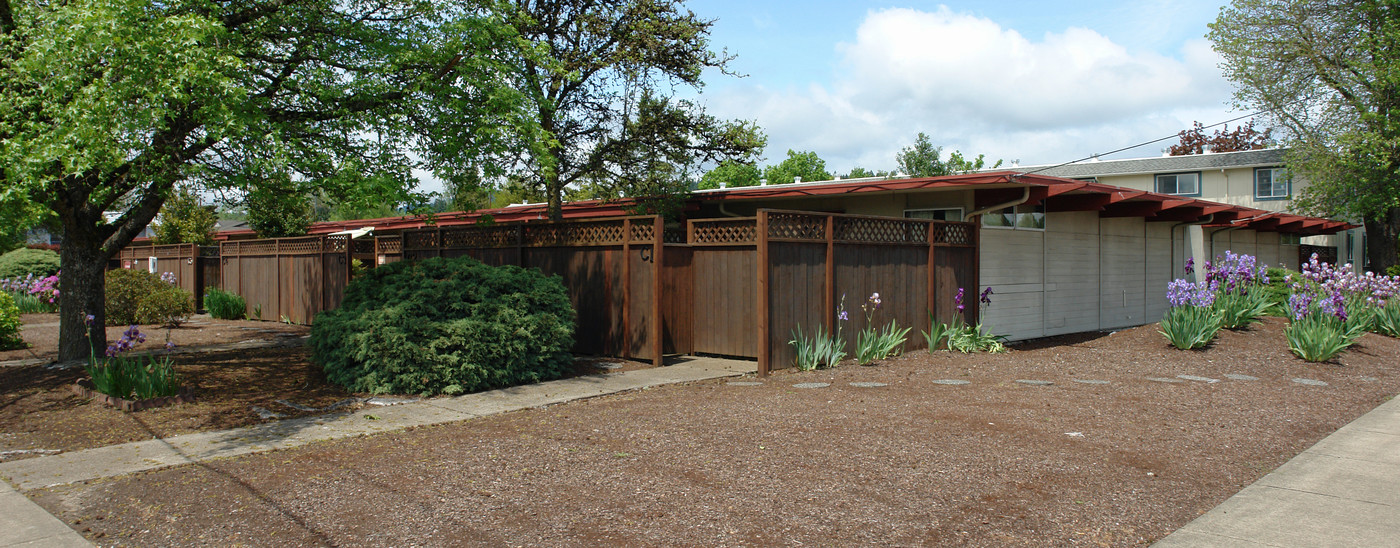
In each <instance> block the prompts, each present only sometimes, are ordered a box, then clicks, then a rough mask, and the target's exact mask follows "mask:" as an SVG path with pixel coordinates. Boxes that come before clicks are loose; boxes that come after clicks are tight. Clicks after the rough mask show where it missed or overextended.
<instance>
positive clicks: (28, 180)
mask: <svg viewBox="0 0 1400 548" xmlns="http://www.w3.org/2000/svg"><path fill="white" fill-rule="evenodd" d="M0 6H3V11H4V15H5V17H4V18H3V19H4V22H3V24H0V97H4V98H5V100H4V102H3V106H0V143H4V144H5V145H4V146H3V147H0V166H5V167H4V169H3V171H0V224H3V225H6V228H9V222H10V221H11V220H12V219H11V217H12V216H15V217H23V218H24V219H25V222H28V221H29V220H30V219H31V218H32V217H33V215H30V214H29V213H30V212H34V211H35V210H37V211H39V212H42V210H48V211H50V212H52V213H55V214H57V215H58V216H59V217H61V218H63V219H64V225H65V227H67V228H66V230H67V231H68V232H69V233H67V234H65V236H64V241H65V246H83V248H84V249H83V250H82V251H81V252H78V253H75V255H74V256H75V257H80V258H81V260H82V261H83V262H84V263H86V264H84V265H82V268H76V267H75V268H70V269H69V270H68V271H65V273H64V274H65V275H66V276H67V277H66V278H65V282H64V284H65V291H66V292H68V294H70V295H72V297H71V298H69V299H65V300H64V302H65V303H68V305H69V306H78V307H84V308H87V309H89V310H91V309H95V308H97V307H99V306H101V304H102V303H101V299H102V295H101V294H100V292H99V291H97V290H96V288H98V287H99V285H100V281H99V279H98V278H96V276H97V275H98V274H96V273H97V272H99V271H100V270H99V268H100V267H101V263H102V262H105V261H106V260H107V258H108V257H110V256H112V255H113V254H114V253H116V252H117V251H118V250H119V249H121V248H122V247H124V246H126V245H127V244H129V243H130V241H131V240H132V238H134V237H135V236H136V235H137V234H138V233H139V231H140V230H141V228H142V227H145V226H147V225H148V224H149V223H150V222H151V221H152V220H153V218H154V217H155V216H156V214H157V213H158V212H159V211H160V208H161V206H162V205H163V203H164V201H165V200H166V198H167V197H168V196H170V195H171V192H172V190H173V189H174V186H175V184H176V183H177V182H184V181H187V182H189V183H190V184H194V185H198V187H200V188H204V189H208V190H211V191H215V192H220V193H223V194H224V195H227V196H235V197H236V196H243V195H244V193H245V192H247V191H249V190H253V189H254V188H255V187H258V186H259V185H260V184H263V183H264V182H265V181H281V182H285V181H295V182H297V184H296V185H294V188H293V189H292V190H294V191H296V193H298V194H300V195H303V196H304V195H306V194H307V191H308V190H309V189H312V188H314V189H321V190H324V191H326V192H327V193H328V194H329V195H331V196H332V197H334V198H335V199H337V200H341V201H346V200H351V201H359V202H362V203H404V202H409V201H412V198H413V197H414V196H416V195H417V193H416V192H414V190H413V189H414V185H415V184H416V182H417V181H416V178H415V177H414V176H413V170H414V169H427V170H431V171H432V172H433V173H434V175H436V176H437V177H439V178H441V179H443V180H452V179H453V178H454V177H455V176H456V174H457V172H458V171H459V170H462V169H466V168H467V167H468V166H475V165H479V164H482V163H484V162H482V160H483V159H484V158H486V157H487V156H488V155H489V154H490V153H507V152H514V148H513V145H515V144H516V143H515V142H514V141H513V138H514V137H515V136H523V138H524V139H527V140H531V141H536V140H538V141H547V140H548V135H547V134H544V133H541V132H539V131H536V130H535V129H533V128H535V127H537V125H536V124H533V122H532V121H531V119H530V117H529V116H528V114H527V112H526V109H525V107H526V98H525V96H524V95H523V94H522V93H521V92H520V91H518V90H517V87H516V86H515V84H516V82H515V81H513V80H512V79H511V78H510V76H509V75H510V74H512V73H513V72H514V71H516V70H518V67H520V66H523V65H531V66H542V65H543V66H548V67H550V68H549V69H547V70H551V71H553V70H555V68H554V67H555V65H554V64H553V63H549V62H543V61H539V62H537V61H538V60H539V59H541V58H542V55H541V51H542V50H540V49H537V48H535V47H534V46H533V45H531V44H528V43H526V42H524V41H521V40H520V39H519V37H518V36H516V35H515V33H514V31H513V30H512V29H511V28H510V26H509V25H508V24H507V22H506V19H507V17H508V15H507V14H505V13H503V12H504V11H506V7H505V6H503V5H502V4H499V3H478V2H469V3H456V2H445V1H437V0H425V1H420V2H341V1H336V0H298V1H296V2H205V1H200V0H172V1H168V2H150V1H148V0H104V1H101V2H95V1H89V0H82V1H74V2H8V1H6V2H0ZM11 8H13V9H11ZM571 77H572V75H571V76H562V75H561V76H560V78H561V81H562V79H568V78H571ZM225 191H227V192H226V193H225ZM250 194H251V193H250ZM269 199H270V198H269ZM36 206H37V207H36ZM106 211H111V212H115V213H117V215H115V216H112V217H110V218H108V217H106V216H104V212H106ZM254 211H255V212H256V211H259V208H254ZM16 212H22V213H23V214H22V215H15V213H16ZM283 224H284V226H291V225H290V223H283ZM288 232H294V231H288ZM77 312H78V311H76V310H73V311H65V313H64V314H63V316H62V317H63V318H64V319H63V321H64V325H63V326H62V327H61V328H60V336H61V340H60V357H61V358H64V359H67V358H71V357H74V355H75V353H81V352H83V351H84V350H83V349H82V348H80V347H81V346H82V345H83V342H82V341H81V339H80V338H77V339H75V336H78V337H80V336H81V333H82V330H80V329H76V328H75V326H73V325H72V324H71V320H72V319H73V318H77V317H79V316H78V314H77ZM91 335H92V336H94V337H99V338H102V337H105V335H103V334H102V333H100V332H94V333H91ZM75 349H76V350H75Z"/></svg>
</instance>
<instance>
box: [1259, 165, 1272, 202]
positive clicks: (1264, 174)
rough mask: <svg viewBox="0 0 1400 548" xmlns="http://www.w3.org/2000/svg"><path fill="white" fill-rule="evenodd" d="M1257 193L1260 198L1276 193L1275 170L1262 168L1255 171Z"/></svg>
mask: <svg viewBox="0 0 1400 548" xmlns="http://www.w3.org/2000/svg"><path fill="white" fill-rule="evenodd" d="M1254 188H1255V191H1254V192H1255V193H1257V194H1258V195H1259V197H1260V198H1269V197H1272V196H1273V195H1274V170H1272V169H1261V170H1258V171H1255V172H1254Z"/></svg>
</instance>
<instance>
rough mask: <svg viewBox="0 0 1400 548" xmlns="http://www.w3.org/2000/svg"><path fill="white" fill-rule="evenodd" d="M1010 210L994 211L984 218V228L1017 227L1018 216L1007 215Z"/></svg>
mask: <svg viewBox="0 0 1400 548" xmlns="http://www.w3.org/2000/svg"><path fill="white" fill-rule="evenodd" d="M1007 211H1009V209H1003V210H1000V211H992V212H989V213H987V214H985V215H983V216H982V226H1015V223H1016V220H1015V219H1016V214H1014V213H1006V212H1007Z"/></svg>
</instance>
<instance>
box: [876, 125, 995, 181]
mask: <svg viewBox="0 0 1400 548" xmlns="http://www.w3.org/2000/svg"><path fill="white" fill-rule="evenodd" d="M942 154H943V147H936V146H933V142H932V141H931V140H930V139H929V136H928V135H926V134H924V133H923V132H920V133H919V136H918V137H917V138H915V140H914V145H913V146H910V147H905V148H904V149H902V150H900V151H899V154H898V155H896V156H895V164H896V165H897V166H898V169H899V171H900V172H901V173H904V174H905V175H910V176H913V177H935V176H939V175H953V174H956V173H968V172H972V171H977V170H979V169H982V168H984V167H986V160H985V159H984V158H983V156H984V155H982V154H978V155H977V157H976V158H973V159H971V160H969V159H967V158H964V157H963V155H962V153H961V152H958V151H953V153H952V154H950V155H949V156H948V160H947V161H944V160H942V159H941V158H939V156H941V155H942ZM1000 166H1001V160H997V162H996V164H993V165H992V166H991V167H993V168H996V167H1000Z"/></svg>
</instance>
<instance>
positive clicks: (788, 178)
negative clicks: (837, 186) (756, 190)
mask: <svg viewBox="0 0 1400 548" xmlns="http://www.w3.org/2000/svg"><path fill="white" fill-rule="evenodd" d="M797 177H801V178H802V180H803V181H826V180H829V179H831V174H830V173H827V171H826V160H823V159H821V158H819V157H817V153H815V152H812V151H809V150H804V151H801V152H798V151H795V150H792V149H788V151H787V158H786V159H784V160H783V161H782V162H779V163H778V164H777V165H772V166H768V167H765V168H763V178H764V179H768V184H770V185H781V184H787V183H791V182H793V180H794V179H795V178H797Z"/></svg>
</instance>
